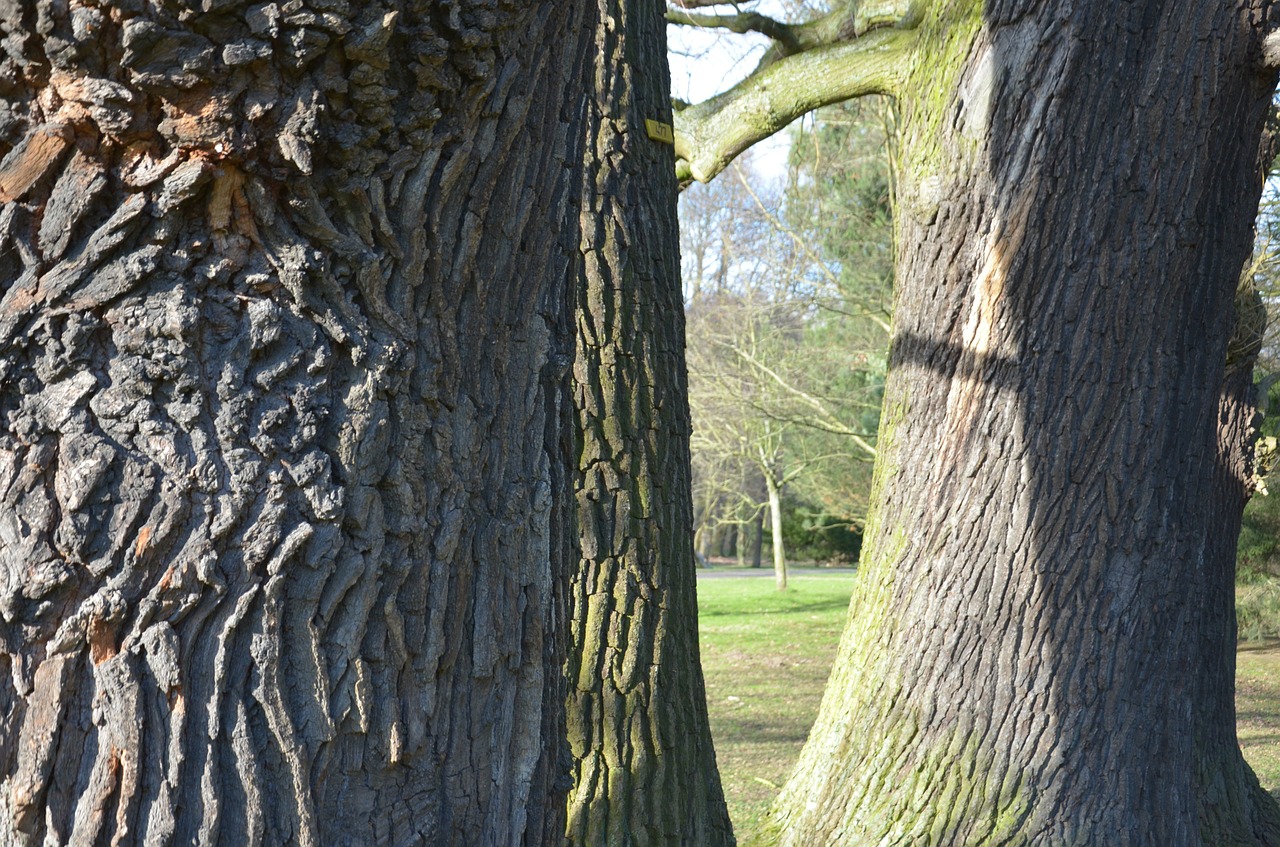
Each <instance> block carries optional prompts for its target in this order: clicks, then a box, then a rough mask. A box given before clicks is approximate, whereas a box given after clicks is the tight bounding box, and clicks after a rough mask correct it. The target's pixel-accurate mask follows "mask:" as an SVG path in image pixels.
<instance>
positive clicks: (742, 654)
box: [698, 571, 1280, 847]
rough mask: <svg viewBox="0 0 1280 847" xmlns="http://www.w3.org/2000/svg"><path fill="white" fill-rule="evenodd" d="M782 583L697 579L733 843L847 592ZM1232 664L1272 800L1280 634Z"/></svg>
mask: <svg viewBox="0 0 1280 847" xmlns="http://www.w3.org/2000/svg"><path fill="white" fill-rule="evenodd" d="M790 583H791V588H790V589H789V590H788V591H787V592H786V593H784V594H780V593H778V592H777V591H775V590H774V587H773V580H772V579H771V578H762V579H750V578H732V577H730V578H721V579H702V580H699V582H698V601H699V624H700V627H701V630H702V666H703V671H704V673H705V674H706V680H707V708H708V711H709V712H710V716H711V732H712V735H713V736H714V737H715V743H716V755H717V759H718V761H719V764H720V775H721V779H722V780H723V782H724V789H725V796H726V799H727V800H728V803H729V814H730V816H731V817H732V819H733V824H734V829H735V830H736V832H737V835H738V844H739V845H740V847H766V845H767V842H765V841H763V840H762V838H761V830H762V828H763V827H762V824H763V822H764V816H765V815H766V814H767V813H768V811H769V805H770V803H772V802H773V798H774V797H775V796H777V793H778V788H780V787H781V786H782V783H783V782H785V781H786V779H787V776H788V775H789V773H790V771H791V768H792V766H793V765H794V764H795V761H796V759H797V758H798V757H799V755H800V747H801V745H803V744H804V740H805V738H806V736H807V735H808V733H809V727H810V725H811V724H812V723H813V719H814V717H815V716H816V715H817V712H818V703H819V701H820V700H821V698H822V689H823V686H824V685H825V684H826V681H827V673H828V671H829V670H830V668H831V663H832V662H833V661H834V659H835V651H836V644H837V641H838V640H839V637H840V632H841V630H842V629H843V628H844V623H845V616H846V612H847V610H848V605H849V594H850V592H851V591H852V590H853V576H852V575H851V573H850V572H848V571H844V572H839V573H833V574H831V575H823V576H809V577H800V576H797V577H793V578H792V579H791V581H790ZM1248 588H1249V587H1248V586H1243V587H1242V588H1241V595H1240V596H1241V602H1242V604H1244V603H1246V602H1247V601H1248V598H1247V597H1246V596H1245V594H1244V592H1245V591H1247V589H1248ZM1268 602H1269V601H1268ZM1262 605H1266V604H1262ZM1242 623H1243V621H1242ZM1242 634H1243V626H1242ZM1238 662H1239V664H1238V673H1237V697H1236V706H1237V711H1238V715H1237V717H1238V722H1237V725H1238V728H1239V733H1240V744H1241V747H1242V748H1243V749H1244V753H1245V757H1246V758H1247V759H1248V760H1249V763H1250V764H1251V765H1252V766H1253V769H1254V771H1255V772H1256V773H1257V774H1258V778H1259V780H1261V782H1262V785H1263V786H1264V787H1265V788H1267V790H1269V791H1270V792H1271V793H1272V794H1273V795H1274V796H1277V798H1280V641H1274V640H1273V641H1263V642H1256V643H1248V644H1243V645H1242V646H1241V649H1240V653H1239V660H1238Z"/></svg>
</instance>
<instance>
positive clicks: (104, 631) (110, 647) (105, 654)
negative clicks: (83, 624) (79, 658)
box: [88, 618, 120, 665]
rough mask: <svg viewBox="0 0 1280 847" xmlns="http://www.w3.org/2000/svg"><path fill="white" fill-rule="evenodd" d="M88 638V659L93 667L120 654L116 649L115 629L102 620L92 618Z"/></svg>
mask: <svg viewBox="0 0 1280 847" xmlns="http://www.w3.org/2000/svg"><path fill="white" fill-rule="evenodd" d="M88 636H89V658H90V659H92V660H93V663H94V664H95V665H100V664H102V663H103V662H105V661H106V660H107V659H110V658H111V657H112V656H114V655H116V653H118V652H120V651H119V650H118V649H116V630H115V627H113V626H112V625H111V624H110V623H109V622H107V621H105V620H103V619H102V618H93V619H91V620H90V621H89V626H88Z"/></svg>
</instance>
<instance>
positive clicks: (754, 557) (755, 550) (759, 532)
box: [751, 511, 764, 568]
mask: <svg viewBox="0 0 1280 847" xmlns="http://www.w3.org/2000/svg"><path fill="white" fill-rule="evenodd" d="M763 548H764V512H763V511H761V512H760V514H759V516H758V517H757V518H756V525H755V538H753V539H752V540H751V567H753V568H758V567H760V559H761V553H762V552H763Z"/></svg>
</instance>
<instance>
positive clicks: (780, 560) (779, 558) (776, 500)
mask: <svg viewBox="0 0 1280 847" xmlns="http://www.w3.org/2000/svg"><path fill="white" fill-rule="evenodd" d="M764 484H765V489H766V490H767V491H768V492H769V528H770V532H771V535H770V539H771V542H772V544H773V582H774V585H775V586H777V589H778V590H779V591H786V590H787V554H786V550H785V549H784V548H783V545H782V489H781V488H780V487H779V486H778V481H777V480H776V479H774V476H773V474H772V473H771V472H768V473H765V475H764Z"/></svg>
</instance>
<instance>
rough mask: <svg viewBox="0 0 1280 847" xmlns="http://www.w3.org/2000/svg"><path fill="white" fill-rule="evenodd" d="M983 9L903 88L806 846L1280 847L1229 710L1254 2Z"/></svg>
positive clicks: (1255, 112) (942, 37)
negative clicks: (885, 300)
mask: <svg viewBox="0 0 1280 847" xmlns="http://www.w3.org/2000/svg"><path fill="white" fill-rule="evenodd" d="M981 6H982V7H985V8H980V4H975V3H971V2H956V3H951V4H942V7H941V8H940V9H938V10H936V11H935V12H934V13H931V14H930V16H929V17H928V18H927V19H926V20H924V21H923V22H922V23H921V37H922V39H923V43H924V47H923V49H922V52H921V55H922V56H928V57H929V60H928V63H927V65H923V64H922V65H921V66H919V67H916V68H914V69H912V71H911V73H912V76H911V79H910V81H909V83H908V90H909V91H910V93H911V96H910V97H907V98H904V101H903V103H902V109H903V128H904V135H903V140H902V146H901V159H900V161H899V163H898V164H899V179H900V185H899V196H900V198H901V203H900V209H901V214H900V215H899V226H900V228H901V229H900V232H899V238H898V243H899V244H900V245H902V248H901V249H902V253H901V255H900V273H899V274H898V277H897V278H898V279H899V280H900V285H899V289H898V292H897V293H898V296H897V301H896V312H895V330H894V339H893V349H892V356H891V371H890V377H889V381H888V385H887V388H886V399H885V412H884V415H883V418H882V426H881V435H880V441H879V445H880V457H879V460H878V465H877V477H876V485H875V493H874V501H873V508H872V515H871V518H870V520H869V522H868V528H867V540H866V545H865V546H864V550H863V556H862V563H861V575H860V577H859V581H858V588H857V591H856V593H855V597H854V600H853V602H852V605H851V614H850V624H849V628H848V629H847V631H846V633H845V636H844V638H843V640H842V643H841V647H840V652H839V657H838V660H837V666H836V668H835V670H834V671H833V674H832V678H831V682H830V685H829V688H828V692H827V695H826V697H825V699H824V702H823V706H822V709H821V713H820V715H819V718H818V721H817V723H816V725H815V727H814V730H813V732H812V734H811V736H810V739H809V742H808V744H807V745H806V748H805V751H804V753H803V755H802V758H801V761H800V763H799V765H798V767H797V770H796V772H795V774H794V776H793V778H792V780H791V781H790V783H789V784H788V786H787V787H786V789H785V790H784V792H783V794H782V796H781V798H780V802H779V805H778V807H777V815H778V818H779V820H778V824H779V826H780V827H781V828H782V830H783V832H784V838H783V843H785V844H788V845H806V847H810V846H811V845H834V844H841V845H863V844H866V845H913V847H919V845H956V844H983V845H986V844H1000V845H1037V847H1044V845H1068V844H1107V845H1154V844H1160V845H1177V846H1178V847H1181V846H1182V845H1215V846H1216V845H1222V844H1244V845H1270V844H1277V843H1280V829H1278V828H1277V826H1276V821H1277V816H1276V808H1275V805H1274V802H1273V801H1272V800H1271V799H1270V798H1268V797H1267V796H1266V795H1265V794H1264V793H1263V792H1261V791H1259V790H1257V788H1256V783H1255V782H1254V781H1253V780H1252V776H1251V774H1249V773H1248V769H1247V766H1246V765H1245V764H1244V762H1243V761H1242V759H1241V757H1240V753H1239V749H1238V747H1237V746H1236V745H1235V738H1234V728H1233V715H1232V714H1231V713H1230V702H1231V691H1230V686H1231V679H1230V677H1231V669H1230V662H1231V659H1230V656H1231V650H1232V648H1233V644H1232V638H1231V629H1232V626H1231V623H1230V616H1231V599H1230V588H1229V586H1230V573H1231V567H1232V562H1233V558H1234V530H1235V529H1238V526H1239V509H1240V507H1241V505H1242V504H1243V495H1242V493H1241V492H1240V491H1239V490H1238V489H1239V485H1240V482H1239V473H1240V472H1239V468H1238V466H1237V464H1238V459H1239V453H1240V450H1241V449H1242V445H1243V444H1244V443H1245V441H1244V436H1242V435H1241V434H1240V432H1239V426H1240V424H1239V420H1241V419H1242V418H1247V417H1248V413H1247V411H1246V410H1244V407H1243V406H1241V405H1240V401H1239V398H1240V397H1241V395H1240V393H1239V392H1240V391H1241V390H1242V389H1243V388H1244V387H1247V385H1248V374H1247V369H1245V370H1244V371H1243V372H1239V371H1238V372H1236V373H1235V374H1232V375H1227V376H1225V377H1224V362H1226V361H1227V339H1228V336H1229V334H1230V331H1231V327H1232V314H1233V309H1232V301H1233V294H1234V292H1235V288H1236V282H1237V278H1238V275H1239V272H1240V267H1241V265H1242V263H1243V261H1244V259H1245V258H1246V257H1247V255H1248V251H1249V243H1250V226H1249V224H1250V221H1251V216H1252V212H1253V210H1254V209H1255V207H1256V202H1257V198H1258V193H1259V189H1260V181H1259V180H1258V178H1257V172H1256V167H1255V160H1256V149H1257V144H1258V138H1259V134H1260V131H1261V128H1262V123H1263V118H1264V116H1265V113H1266V110H1267V104H1268V100H1269V97H1270V93H1271V90H1272V88H1273V86H1274V82H1275V80H1274V77H1273V76H1271V75H1268V74H1266V73H1265V72H1263V71H1262V70H1261V69H1260V68H1258V67H1257V66H1255V65H1254V64H1252V63H1253V62H1255V61H1256V60H1257V58H1258V57H1259V56H1260V49H1259V41H1260V33H1259V32H1258V30H1257V29H1256V28H1255V27H1256V21H1257V20H1258V19H1259V17H1258V12H1257V10H1256V9H1255V8H1253V7H1252V6H1251V5H1250V4H1249V3H1247V2H1228V3H1215V4H1200V5H1192V6H1188V5H1186V4H1174V3H1143V4H1113V3H1102V2H1088V3H1068V2H1056V0H1046V2H1011V0H1009V1H1006V0H1001V1H1000V2H989V3H986V4H981ZM1241 373H1243V376H1241ZM1224 386H1226V389H1225V392H1224ZM1220 421H1221V427H1220V425H1219V422H1220ZM1220 437H1221V438H1222V439H1225V440H1222V441H1220ZM1220 444H1221V445H1222V446H1219V445H1220ZM1233 487H1234V488H1233ZM1227 489H1232V490H1234V491H1235V493H1234V494H1230V499H1229V500H1226V499H1223V500H1219V501H1217V503H1214V504H1211V502H1210V501H1209V499H1208V498H1207V496H1206V492H1212V493H1213V494H1214V495H1215V496H1217V495H1222V494H1224V493H1229V492H1227ZM1206 591H1208V594H1206Z"/></svg>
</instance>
